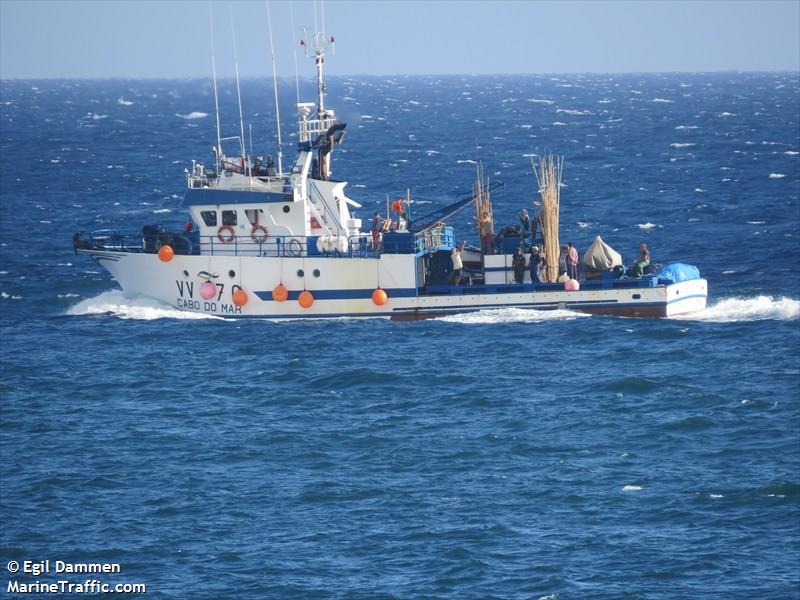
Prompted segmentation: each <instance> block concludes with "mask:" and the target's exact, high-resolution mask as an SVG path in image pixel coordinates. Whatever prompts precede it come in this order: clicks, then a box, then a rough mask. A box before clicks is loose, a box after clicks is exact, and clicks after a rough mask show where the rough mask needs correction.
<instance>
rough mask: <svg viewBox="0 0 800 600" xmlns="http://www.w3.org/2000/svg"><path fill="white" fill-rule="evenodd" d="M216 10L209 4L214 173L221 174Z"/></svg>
mask: <svg viewBox="0 0 800 600" xmlns="http://www.w3.org/2000/svg"><path fill="white" fill-rule="evenodd" d="M213 11H214V9H213V7H212V5H211V2H209V3H208V27H209V30H210V32H211V78H212V80H213V82H214V108H215V109H216V114H217V147H216V148H215V149H214V171H216V172H217V173H219V164H220V162H219V161H220V159H221V158H222V157H221V154H222V138H221V136H220V132H219V94H218V93H217V65H216V62H215V60H214V54H215V52H214V12H213Z"/></svg>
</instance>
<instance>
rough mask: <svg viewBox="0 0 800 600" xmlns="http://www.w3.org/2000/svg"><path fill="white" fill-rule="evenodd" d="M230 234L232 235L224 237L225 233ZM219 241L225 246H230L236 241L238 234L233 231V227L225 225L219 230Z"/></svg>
mask: <svg viewBox="0 0 800 600" xmlns="http://www.w3.org/2000/svg"><path fill="white" fill-rule="evenodd" d="M226 231H227V232H228V233H229V234H230V235H227V236H223V235H222V234H223V233H224V232H226ZM217 239H218V240H219V241H220V242H222V243H223V244H230V243H231V242H232V241H233V240H234V239H236V232H235V231H234V230H233V227H231V226H230V225H223V226H222V227H220V228H219V229H217Z"/></svg>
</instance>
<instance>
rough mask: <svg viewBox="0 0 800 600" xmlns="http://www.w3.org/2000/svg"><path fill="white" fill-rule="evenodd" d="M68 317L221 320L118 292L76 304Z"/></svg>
mask: <svg viewBox="0 0 800 600" xmlns="http://www.w3.org/2000/svg"><path fill="white" fill-rule="evenodd" d="M67 314H68V315H72V316H85V315H111V316H113V317H118V318H120V319H134V320H137V321H153V320H155V319H222V317H215V316H213V315H204V314H201V313H196V312H190V311H183V310H178V309H177V308H173V307H171V306H167V305H166V304H162V303H161V302H158V301H157V300H151V299H150V298H143V297H140V296H135V297H133V296H126V295H125V294H124V293H123V292H121V291H119V290H113V291H110V292H103V293H102V294H100V295H99V296H95V297H94V298H88V299H86V300H83V301H81V302H78V304H76V305H75V306H72V307H70V308H69V310H67ZM222 320H224V319H222Z"/></svg>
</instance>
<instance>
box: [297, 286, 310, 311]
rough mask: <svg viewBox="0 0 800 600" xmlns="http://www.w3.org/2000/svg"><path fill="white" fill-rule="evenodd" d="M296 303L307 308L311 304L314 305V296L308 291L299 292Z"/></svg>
mask: <svg viewBox="0 0 800 600" xmlns="http://www.w3.org/2000/svg"><path fill="white" fill-rule="evenodd" d="M297 301H298V302H299V303H300V306H302V307H303V308H309V307H310V306H311V305H312V304H314V294H312V293H311V292H309V291H308V290H304V291H302V292H300V296H299V297H298V298H297Z"/></svg>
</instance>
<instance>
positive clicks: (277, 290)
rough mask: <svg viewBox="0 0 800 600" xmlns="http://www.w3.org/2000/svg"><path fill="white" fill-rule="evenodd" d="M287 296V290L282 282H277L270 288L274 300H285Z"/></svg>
mask: <svg viewBox="0 0 800 600" xmlns="http://www.w3.org/2000/svg"><path fill="white" fill-rule="evenodd" d="M288 298H289V290H287V289H286V286H285V285H283V284H282V283H279V284H278V285H276V286H275V287H274V288H273V289H272V299H273V300H275V302H286V300H288Z"/></svg>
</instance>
